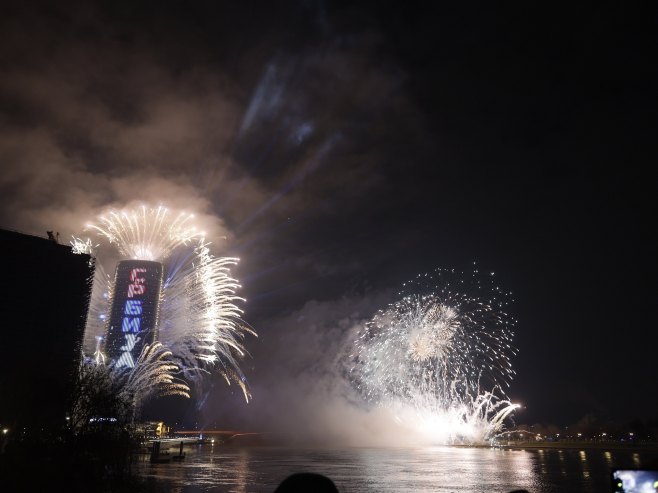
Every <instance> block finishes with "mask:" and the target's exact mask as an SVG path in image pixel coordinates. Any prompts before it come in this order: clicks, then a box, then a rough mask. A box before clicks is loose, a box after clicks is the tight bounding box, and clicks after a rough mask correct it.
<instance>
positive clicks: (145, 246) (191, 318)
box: [71, 205, 256, 400]
mask: <svg viewBox="0 0 658 493" xmlns="http://www.w3.org/2000/svg"><path fill="white" fill-rule="evenodd" d="M193 218H194V216H193V215H192V214H186V213H182V212H181V213H173V212H171V211H169V210H168V209H166V208H165V207H156V208H151V207H148V206H146V205H144V206H141V207H138V208H137V209H133V210H123V211H117V210H110V211H108V212H106V213H105V214H103V215H102V216H101V217H100V218H99V219H98V221H97V223H91V224H88V225H87V228H86V230H87V231H88V232H89V233H92V234H93V235H94V237H95V239H96V241H92V239H91V238H76V237H74V238H73V241H72V242H71V243H72V245H73V249H74V251H77V252H81V253H89V254H91V255H92V256H94V257H97V258H98V257H102V255H103V250H104V249H107V248H108V246H109V247H112V248H113V249H114V250H115V251H116V252H118V253H119V255H120V256H121V257H123V258H124V259H130V260H137V259H138V260H149V261H158V262H163V263H165V264H166V275H165V279H164V284H163V288H162V293H161V298H160V305H159V306H160V311H159V319H158V323H157V334H158V337H157V339H158V342H159V343H161V344H162V347H163V348H164V350H165V352H166V353H167V356H166V357H165V359H167V360H168V361H170V362H171V363H172V366H171V367H170V368H166V372H168V373H169V375H170V376H171V377H172V378H173V375H174V374H175V373H177V372H179V373H180V374H181V375H182V376H184V377H185V379H186V380H187V381H189V382H191V383H193V384H194V385H196V386H197V387H198V388H200V386H201V384H202V382H203V379H204V376H205V375H208V374H211V373H219V374H220V375H222V377H223V378H224V379H225V380H226V382H227V383H229V384H231V383H236V384H237V385H238V386H239V387H240V388H241V389H242V391H243V394H244V396H245V398H246V399H247V400H249V397H250V394H249V391H248V388H247V385H246V378H245V377H244V375H243V373H242V371H241V370H240V366H239V360H240V359H241V358H242V357H243V356H244V355H245V349H244V346H243V341H244V337H245V335H246V334H253V335H256V334H255V332H254V331H253V330H252V329H251V328H249V326H248V325H247V324H246V323H244V322H243V321H242V320H241V316H242V310H241V309H240V308H239V307H238V303H240V302H243V301H244V300H243V299H242V298H240V297H239V296H237V295H236V291H237V290H238V289H239V288H240V285H239V283H238V281H237V280H235V279H233V278H232V277H231V273H230V268H231V267H232V266H234V265H236V264H237V262H238V259H236V258H225V257H215V256H213V255H212V253H211V252H210V249H209V243H207V242H206V241H205V238H204V235H203V232H201V231H199V230H197V229H196V227H195V226H194V225H193V224H192V220H193ZM101 260H102V258H101ZM96 267H97V269H96V276H95V278H94V287H93V291H92V297H91V300H90V309H89V315H88V320H87V326H86V332H85V344H84V346H85V350H86V352H87V353H88V354H91V353H92V352H93V353H94V358H93V359H94V360H95V361H97V362H99V361H103V360H104V359H105V356H104V355H103V354H102V351H101V348H102V345H99V341H102V339H103V338H104V336H105V332H106V330H107V321H108V317H109V313H110V307H111V302H112V298H113V293H112V287H113V281H112V279H111V278H110V276H109V275H107V273H106V272H105V271H104V269H103V268H102V264H101V262H98V261H97V262H96ZM152 347H153V346H152ZM142 354H144V353H142ZM138 364H140V365H144V364H145V360H141V359H140V363H138ZM145 375H151V376H153V375H152V374H150V373H148V372H147V373H145ZM146 380H148V378H146ZM140 381H144V379H143V378H140ZM172 381H173V380H172ZM147 387H148V386H145V387H143V391H145V392H146V391H147V390H148V388H147Z"/></svg>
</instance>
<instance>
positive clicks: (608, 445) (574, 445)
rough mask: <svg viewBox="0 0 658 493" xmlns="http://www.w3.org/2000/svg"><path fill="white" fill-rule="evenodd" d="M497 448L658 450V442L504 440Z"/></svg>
mask: <svg viewBox="0 0 658 493" xmlns="http://www.w3.org/2000/svg"><path fill="white" fill-rule="evenodd" d="M494 447H496V448H502V449H506V450H526V449H533V450H535V449H552V450H560V449H563V450H567V449H568V450H573V449H577V450H588V449H589V450H627V451H634V450H642V451H658V443H633V442H628V443H624V442H585V441H559V442H544V441H532V442H502V443H498V444H496V445H494Z"/></svg>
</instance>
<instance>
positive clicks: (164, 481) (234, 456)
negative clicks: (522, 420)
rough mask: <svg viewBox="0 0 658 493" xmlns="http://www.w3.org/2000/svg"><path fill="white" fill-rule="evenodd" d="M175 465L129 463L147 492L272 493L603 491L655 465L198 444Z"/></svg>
mask: <svg viewBox="0 0 658 493" xmlns="http://www.w3.org/2000/svg"><path fill="white" fill-rule="evenodd" d="M186 453H187V458H186V460H185V461H184V462H182V463H169V464H150V463H149V462H148V461H147V458H145V459H144V460H143V461H142V462H140V463H139V464H137V469H138V473H139V474H140V475H142V476H145V477H147V478H148V480H149V483H150V484H151V486H153V489H154V490H155V491H157V492H158V493H160V492H163V493H164V492H168V493H169V492H171V493H200V492H220V491H221V492H236V493H251V492H272V491H274V489H275V488H276V486H277V485H278V484H279V483H280V482H281V481H282V480H283V479H284V478H285V477H286V476H288V475H290V474H292V473H295V472H317V473H321V474H324V475H325V476H328V477H330V478H331V479H332V480H333V481H334V482H335V483H336V485H337V486H338V489H339V491H341V493H347V492H356V493H366V492H403V491H418V492H447V491H454V492H462V491H463V492H466V491H487V492H490V491H493V492H495V491H499V492H509V491H512V490H514V489H527V490H528V491H530V492H552V491H582V492H598V491H609V490H610V471H611V469H612V468H620V469H623V468H633V467H638V465H640V464H646V463H649V462H652V463H654V464H655V461H656V460H657V459H658V453H656V452H641V453H631V452H628V451H623V450H621V451H613V452H610V451H605V450H587V451H585V450H555V449H544V450H531V449H528V450H500V449H488V448H467V447H464V448H461V447H425V448H350V449H286V448H266V447H262V448H249V447H245V448H240V447H235V448H234V447H222V446H210V445H202V446H197V447H194V448H188V449H186Z"/></svg>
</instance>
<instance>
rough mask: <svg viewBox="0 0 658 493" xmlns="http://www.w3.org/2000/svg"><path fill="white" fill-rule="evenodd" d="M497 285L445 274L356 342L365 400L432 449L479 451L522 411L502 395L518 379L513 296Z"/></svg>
mask: <svg viewBox="0 0 658 493" xmlns="http://www.w3.org/2000/svg"><path fill="white" fill-rule="evenodd" d="M491 277H492V276H489V278H488V279H487V278H484V277H482V276H480V275H479V273H478V272H477V271H474V272H473V273H472V274H471V276H470V278H469V277H467V278H464V276H463V275H462V274H460V273H455V272H454V271H448V270H441V269H438V270H436V271H435V272H434V273H432V274H429V275H422V276H418V278H417V279H415V280H414V281H412V282H409V283H407V284H405V287H404V290H403V292H401V293H400V297H401V298H400V300H399V301H397V302H395V303H393V304H391V305H389V307H388V308H386V309H385V310H382V311H380V312H378V313H377V314H376V315H375V316H374V317H373V318H372V319H371V320H370V321H368V322H367V323H366V324H365V325H364V326H363V328H361V329H360V331H359V333H358V335H357V339H356V341H354V349H353V351H352V354H351V355H350V357H349V358H348V361H349V369H348V375H349V379H350V381H351V383H352V385H353V386H354V387H355V388H356V389H357V391H358V392H359V394H360V395H362V396H363V397H364V398H365V399H366V400H367V401H368V402H369V403H371V404H372V405H373V406H377V407H386V408H389V409H391V410H392V411H393V412H394V414H395V416H396V419H397V420H398V421H399V422H400V423H402V424H404V425H406V426H408V427H410V428H415V429H416V430H417V431H419V432H420V433H421V434H423V435H424V436H425V437H426V438H428V439H429V440H430V441H434V442H443V443H446V442H448V443H452V442H467V443H474V442H481V441H484V440H487V439H490V438H492V437H493V436H495V435H496V434H497V433H498V432H500V430H501V428H502V426H503V420H504V419H505V417H507V416H508V415H509V414H510V412H511V411H512V410H513V409H514V408H515V407H516V406H514V405H512V404H511V403H510V402H509V401H508V400H507V398H506V396H505V392H504V390H503V388H506V387H508V386H509V383H510V381H511V379H512V378H513V376H514V371H513V370H512V366H511V363H510V355H513V354H514V348H513V347H512V345H511V341H512V335H513V332H512V328H513V326H514V323H515V321H514V320H513V319H512V318H511V317H510V316H509V315H508V314H507V311H506V307H507V305H508V304H509V302H510V301H511V293H505V292H503V291H501V290H500V288H498V287H497V286H495V285H494V284H493V282H492V279H491ZM469 291H472V292H474V294H469Z"/></svg>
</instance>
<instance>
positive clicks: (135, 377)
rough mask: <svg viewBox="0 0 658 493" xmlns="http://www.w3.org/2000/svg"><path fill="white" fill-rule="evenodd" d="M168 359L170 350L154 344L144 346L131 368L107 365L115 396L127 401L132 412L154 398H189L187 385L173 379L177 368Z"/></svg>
mask: <svg viewBox="0 0 658 493" xmlns="http://www.w3.org/2000/svg"><path fill="white" fill-rule="evenodd" d="M171 356H172V353H171V351H169V350H168V349H166V348H165V347H164V346H163V345H162V344H160V343H158V342H156V343H154V344H151V345H150V346H148V345H147V346H144V348H143V349H142V352H141V354H140V355H139V359H138V360H137V363H136V364H135V366H134V367H133V368H128V367H126V366H118V365H115V364H111V365H110V367H109V371H110V376H111V378H112V380H113V382H114V384H115V385H116V388H117V389H118V395H119V396H120V397H121V398H123V399H125V400H126V401H127V402H131V403H132V405H133V409H139V408H140V407H141V403H142V402H145V401H147V400H148V399H149V398H151V397H155V396H157V397H164V396H167V395H178V396H182V397H190V388H189V386H188V385H187V384H186V383H185V382H183V381H181V380H180V379H179V378H177V377H176V373H178V372H179V370H180V369H179V367H178V365H176V364H175V363H173V362H172V361H171Z"/></svg>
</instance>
